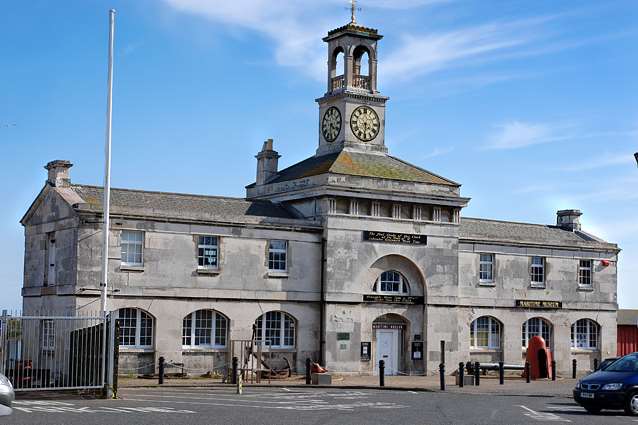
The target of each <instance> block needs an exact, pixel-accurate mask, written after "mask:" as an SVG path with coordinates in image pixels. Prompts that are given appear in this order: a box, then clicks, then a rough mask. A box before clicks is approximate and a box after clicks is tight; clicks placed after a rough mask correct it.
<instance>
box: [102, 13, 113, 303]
mask: <svg viewBox="0 0 638 425" xmlns="http://www.w3.org/2000/svg"><path fill="white" fill-rule="evenodd" d="M114 34H115V9H111V10H109V64H108V80H107V95H106V141H105V151H104V200H103V203H102V208H103V217H104V226H103V227H102V279H101V282H100V284H101V286H102V300H101V301H102V303H101V307H102V313H103V314H106V311H107V291H108V269H109V229H110V221H111V220H110V216H109V214H110V210H111V205H110V204H111V122H112V119H113V43H114Z"/></svg>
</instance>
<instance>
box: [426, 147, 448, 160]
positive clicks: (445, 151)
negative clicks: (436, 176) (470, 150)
mask: <svg viewBox="0 0 638 425" xmlns="http://www.w3.org/2000/svg"><path fill="white" fill-rule="evenodd" d="M452 151H454V147H453V146H450V147H448V148H434V149H433V150H432V152H430V153H428V154H426V155H425V156H424V157H423V159H431V158H436V157H437V156H442V155H447V154H449V153H451V152H452Z"/></svg>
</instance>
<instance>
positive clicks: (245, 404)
mask: <svg viewBox="0 0 638 425" xmlns="http://www.w3.org/2000/svg"><path fill="white" fill-rule="evenodd" d="M120 397H121V399H119V400H75V399H74V400H18V401H16V403H15V405H14V411H13V414H12V415H11V416H0V424H12V425H22V424H38V425H58V424H60V425H76V424H77V425H87V424H108V425H119V424H122V425H124V424H126V425H130V424H136V425H137V424H140V425H142V424H171V425H173V424H175V425H181V424H184V425H186V424H188V425H191V424H207V425H211V424H224V425H229V424H233V425H235V424H237V425H243V424H246V425H262V424H276V425H287V424H317V425H318V424H339V425H341V424H366V425H369V424H384V425H388V424H391V425H394V424H397V425H398V424H401V425H405V424H419V425H442V424H454V425H457V424H459V425H462V424H473V425H474V424H490V425H499V424H503V425H514V424H515V425H519V424H520V425H524V424H539V423H550V422H559V423H561V422H562V423H574V424H592V425H594V424H595V425H601V424H633V423H636V424H637V425H638V417H629V416H625V415H624V414H623V413H622V412H609V413H603V414H602V415H596V416H593V415H589V414H588V413H586V412H585V410H584V409H582V408H580V407H579V406H578V405H576V404H575V403H574V402H573V401H572V400H571V399H569V398H567V397H566V398H557V397H522V396H516V395H478V394H451V393H427V392H410V391H379V390H346V389H337V388H336V389H334V390H333V389H307V388H289V389H286V388H283V389H282V388H278V389H274V388H273V389H271V388H247V389H245V390H244V394H243V395H236V394H234V392H233V391H231V390H230V389H229V388H208V389H205V388H197V389H195V388H139V389H132V388H131V389H125V390H122V391H121V392H120Z"/></svg>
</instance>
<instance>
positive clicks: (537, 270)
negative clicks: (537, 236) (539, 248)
mask: <svg viewBox="0 0 638 425" xmlns="http://www.w3.org/2000/svg"><path fill="white" fill-rule="evenodd" d="M530 279H531V283H532V286H533V287H535V288H544V287H545V258H544V257H532V263H531V266H530Z"/></svg>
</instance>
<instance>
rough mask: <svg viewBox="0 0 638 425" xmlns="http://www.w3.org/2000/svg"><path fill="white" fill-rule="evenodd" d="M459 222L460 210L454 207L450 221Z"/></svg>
mask: <svg viewBox="0 0 638 425" xmlns="http://www.w3.org/2000/svg"><path fill="white" fill-rule="evenodd" d="M460 222H461V210H459V209H458V208H455V209H454V210H453V212H452V223H460Z"/></svg>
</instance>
